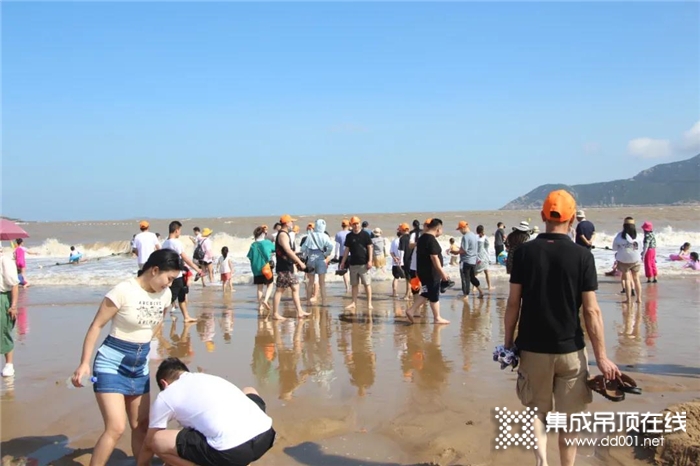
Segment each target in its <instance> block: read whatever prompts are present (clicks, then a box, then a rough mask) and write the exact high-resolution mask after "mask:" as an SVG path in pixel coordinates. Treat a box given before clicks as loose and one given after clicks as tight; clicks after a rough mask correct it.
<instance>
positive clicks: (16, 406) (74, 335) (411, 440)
mask: <svg viewBox="0 0 700 466" xmlns="http://www.w3.org/2000/svg"><path fill="white" fill-rule="evenodd" d="M236 288H237V292H236V293H234V294H233V295H231V296H228V297H224V296H223V295H222V293H221V291H220V288H219V287H208V288H207V289H205V290H202V289H201V288H200V287H193V290H194V292H193V293H192V294H191V295H190V299H191V303H192V304H191V308H190V309H191V311H190V312H194V313H196V315H197V316H198V318H199V321H198V322H197V323H196V324H192V325H189V326H187V327H186V328H185V326H184V324H183V323H182V322H181V320H182V319H179V320H175V321H173V320H171V319H170V318H168V319H166V321H165V322H164V325H163V328H162V331H161V332H160V333H159V334H158V335H157V338H156V339H155V340H154V343H153V346H152V350H151V358H152V361H151V372H152V373H154V372H155V370H154V369H155V367H156V366H157V364H158V361H159V360H160V359H162V358H164V357H168V356H178V357H180V358H182V359H183V360H184V361H185V362H186V363H187V364H188V365H189V367H190V369H191V370H193V371H194V370H198V371H204V372H207V373H211V374H215V375H219V376H222V377H225V378H227V379H229V380H231V381H232V382H234V383H235V384H236V385H238V386H239V387H244V386H248V385H251V386H254V387H256V388H257V389H258V390H259V391H260V393H261V395H262V396H263V398H264V399H265V400H266V402H267V404H268V411H269V413H270V414H271V416H272V417H273V419H274V426H275V428H276V430H277V431H278V439H277V441H276V445H275V447H274V448H273V450H272V451H271V452H270V453H269V454H268V455H266V456H265V457H263V459H262V460H261V461H259V462H258V463H257V464H261V465H280V464H308V465H321V464H334V465H335V464H337V465H347V466H355V465H357V466H359V465H409V464H423V463H434V464H440V465H477V464H479V465H480V464H483V465H488V464H492V465H505V466H508V465H521V464H530V463H531V462H532V461H533V458H532V456H531V453H530V452H528V451H526V450H524V449H523V450H520V449H510V450H508V451H506V452H496V450H495V449H494V438H495V436H496V433H497V423H496V421H495V420H494V408H495V407H496V406H503V407H507V408H509V409H513V410H514V409H520V406H519V403H518V400H517V398H516V396H515V391H514V386H515V380H516V372H511V371H510V370H508V369H506V370H504V371H501V370H500V369H499V367H498V365H497V364H496V363H494V362H493V361H491V353H492V351H493V347H494V346H496V345H498V344H500V343H501V342H502V338H503V323H502V317H503V313H504V311H505V302H506V301H505V299H506V296H507V284H506V282H505V281H504V280H499V281H498V282H497V283H496V290H494V291H493V292H491V294H490V295H489V296H488V297H487V299H485V300H483V301H482V300H478V299H471V300H470V301H469V303H468V305H465V304H464V303H463V302H462V300H461V299H460V298H458V297H457V292H456V291H450V292H448V293H447V294H446V295H444V299H443V301H442V303H443V315H444V316H445V317H446V318H447V319H450V320H451V322H452V323H451V324H450V325H448V326H434V325H432V324H430V323H427V320H426V319H423V322H425V323H421V324H417V325H414V326H408V325H405V323H404V320H403V319H402V318H395V314H396V313H397V312H398V311H400V310H401V309H402V308H403V306H404V304H405V303H404V302H403V301H400V300H396V301H395V300H393V299H391V298H390V297H389V294H390V290H389V282H382V283H378V284H375V292H376V295H377V298H376V301H375V305H374V306H375V310H374V313H373V316H372V318H371V319H370V318H368V317H367V316H366V315H365V316H358V317H356V318H349V319H348V318H341V317H339V314H340V313H341V309H342V307H343V305H344V304H346V298H345V297H344V296H343V290H342V289H341V288H340V287H338V285H335V284H333V285H331V291H330V295H331V296H332V298H331V300H330V303H329V305H328V306H327V307H320V306H317V307H311V308H309V309H310V310H312V311H313V318H311V319H306V320H304V321H301V322H297V321H296V320H294V319H289V320H287V321H284V322H268V321H260V320H259V319H258V317H257V311H256V306H255V302H254V289H253V288H252V287H250V286H246V285H238V286H237V287H236ZM698 290H699V288H698V281H697V280H695V279H692V278H690V277H686V278H677V279H671V280H667V281H663V282H662V283H659V284H658V285H649V286H645V288H644V303H643V304H642V305H641V306H637V305H633V306H632V307H629V306H627V305H623V304H621V303H620V300H621V298H620V295H619V294H618V292H619V284H618V283H617V281H616V280H613V279H606V278H601V289H600V292H599V299H600V301H601V306H602V309H603V314H604V319H605V330H606V343H607V348H608V352H609V355H610V356H611V357H612V359H613V360H614V361H615V362H616V363H617V364H619V365H620V367H621V368H622V370H623V371H624V372H627V373H629V374H630V375H632V376H633V377H634V378H635V379H636V380H637V382H638V383H639V384H640V386H642V387H643V388H644V395H643V396H637V397H633V396H631V395H628V397H627V400H625V401H624V402H622V403H611V402H608V401H606V400H604V399H603V398H602V397H600V396H598V395H595V397H594V403H593V404H592V405H591V407H590V410H591V411H643V412H646V411H652V412H654V411H660V410H662V409H663V408H665V407H666V406H668V405H669V404H672V403H674V402H681V401H689V400H692V399H694V398H698V397H699V396H700V367H699V366H698V363H697V354H698V353H699V350H700V341H699V340H698V338H697V335H698V329H700V317H699V315H698V311H697V309H698V306H699V305H700V292H699V291H698ZM106 291H107V288H103V287H92V288H90V287H64V288H60V287H44V288H40V287H37V288H33V289H32V288H30V289H28V290H23V291H22V293H21V300H20V319H19V322H18V327H17V329H18V341H17V348H16V367H17V375H16V377H15V378H14V380H10V379H8V380H4V381H3V387H2V403H1V407H2V434H1V436H2V438H1V440H2V454H3V462H4V464H5V463H8V462H11V461H12V460H13V458H14V459H15V460H14V461H15V463H17V462H18V461H19V463H22V462H23V460H21V459H18V458H23V457H24V458H30V460H29V464H32V465H45V464H56V465H69V464H87V463H88V462H89V456H90V449H91V448H92V447H93V446H94V443H95V440H96V439H97V437H98V436H99V434H100V432H101V427H102V420H101V417H100V415H99V411H98V408H97V405H96V403H95V401H94V396H93V394H92V392H91V390H90V389H88V388H86V389H72V390H71V389H67V388H66V385H65V381H66V379H67V378H68V377H69V376H70V374H71V373H72V371H73V370H74V369H75V366H76V365H77V362H78V359H79V355H80V348H81V344H82V339H83V336H84V332H85V331H86V329H87V326H88V324H89V322H90V321H91V319H92V317H93V315H94V312H95V311H96V309H97V306H98V303H99V301H100V299H101V296H102V295H103V294H104V293H105V292H106ZM290 304H291V303H290V302H289V301H286V302H285V309H286V310H287V311H289V312H291V311H292V308H291V306H290ZM359 311H360V313H363V312H364V310H363V306H362V303H361V304H360V309H359ZM104 333H106V330H105V332H104ZM591 371H592V373H594V374H595V373H597V369H596V368H595V367H592V368H591ZM152 387H155V383H154V382H152ZM555 443H556V442H553V441H550V442H549V446H550V448H549V450H550V455H554V454H555V453H556V450H555V449H554V450H553V449H552V446H553V445H554V444H555ZM128 444H129V437H128V435H126V436H125V437H124V438H122V440H121V442H120V444H119V448H118V451H116V452H115V454H114V455H113V457H112V461H111V464H128V463H129V462H130V461H133V460H131V459H127V453H126V452H128V451H129V450H128ZM638 456H639V455H638V454H636V455H635V453H634V452H633V451H632V450H631V449H628V448H609V449H608V450H605V451H602V450H600V449H598V450H596V451H594V450H593V449H591V448H588V449H585V448H581V449H579V459H578V462H577V464H582V465H598V464H610V465H613V464H615V465H617V464H623V465H635V464H639V465H641V464H647V463H645V462H644V460H643V459H639V458H638ZM551 458H555V456H551ZM15 463H12V464H15Z"/></svg>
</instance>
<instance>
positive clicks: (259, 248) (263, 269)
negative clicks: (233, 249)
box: [247, 227, 275, 315]
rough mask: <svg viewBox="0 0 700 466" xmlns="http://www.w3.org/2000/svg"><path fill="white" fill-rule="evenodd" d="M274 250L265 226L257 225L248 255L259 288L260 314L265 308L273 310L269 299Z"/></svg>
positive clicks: (254, 281)
mask: <svg viewBox="0 0 700 466" xmlns="http://www.w3.org/2000/svg"><path fill="white" fill-rule="evenodd" d="M273 252H275V245H274V243H273V242H272V241H270V240H269V239H267V235H266V233H265V230H264V229H263V227H256V228H255V230H254V231H253V244H251V245H250V249H249V250H248V256H247V257H248V260H249V261H250V269H251V272H253V284H254V285H255V286H256V287H257V288H258V290H257V291H258V314H260V315H262V313H263V310H267V311H270V310H271V308H270V304H269V301H270V296H271V295H272V282H273V280H274V278H273V274H272V271H273V270H274V268H275V266H274V265H273V264H274V263H273V262H272V253H273ZM265 287H267V289H266V290H264V288H265ZM263 291H264V295H263Z"/></svg>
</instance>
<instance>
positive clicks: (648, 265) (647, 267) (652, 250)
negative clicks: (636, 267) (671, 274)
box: [642, 222, 659, 283]
mask: <svg viewBox="0 0 700 466" xmlns="http://www.w3.org/2000/svg"><path fill="white" fill-rule="evenodd" d="M642 231H643V232H644V246H643V247H642V260H643V261H644V275H646V277H647V283H652V280H653V283H656V282H657V278H658V275H659V272H658V270H657V269H656V235H654V225H653V224H652V223H651V222H644V223H643V224H642Z"/></svg>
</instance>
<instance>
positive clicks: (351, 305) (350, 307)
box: [345, 303, 356, 311]
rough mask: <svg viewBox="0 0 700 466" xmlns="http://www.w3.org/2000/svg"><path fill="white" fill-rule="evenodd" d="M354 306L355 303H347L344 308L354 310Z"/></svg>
mask: <svg viewBox="0 0 700 466" xmlns="http://www.w3.org/2000/svg"><path fill="white" fill-rule="evenodd" d="M355 307H356V306H355V303H352V304H349V305H347V306H345V310H346V311H354V310H355Z"/></svg>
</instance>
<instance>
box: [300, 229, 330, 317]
mask: <svg viewBox="0 0 700 466" xmlns="http://www.w3.org/2000/svg"><path fill="white" fill-rule="evenodd" d="M305 239H306V241H304V244H302V246H301V253H302V254H303V255H304V256H305V257H306V300H307V301H308V302H309V303H310V304H312V303H315V302H317V300H316V298H314V296H313V292H314V286H315V282H316V275H318V286H319V289H320V293H321V302H322V303H325V302H326V273H327V272H328V264H329V262H330V261H331V255H332V254H333V247H334V244H333V242H332V241H331V239H330V238H329V237H328V234H327V233H326V221H325V220H323V219H321V218H319V219H318V220H316V223H315V224H314V229H313V231H309V234H308V235H306V238H305Z"/></svg>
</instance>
